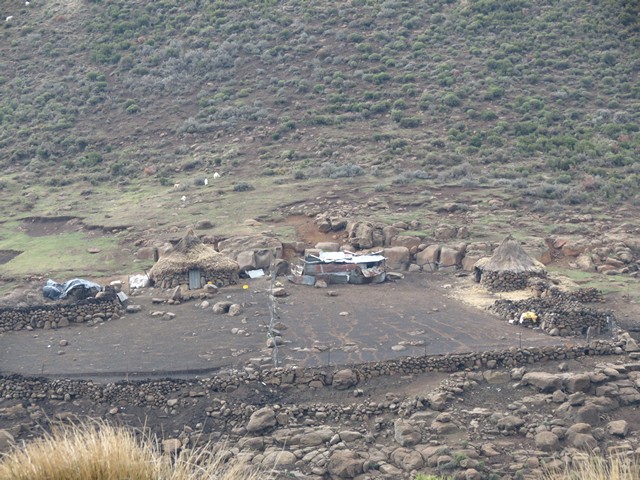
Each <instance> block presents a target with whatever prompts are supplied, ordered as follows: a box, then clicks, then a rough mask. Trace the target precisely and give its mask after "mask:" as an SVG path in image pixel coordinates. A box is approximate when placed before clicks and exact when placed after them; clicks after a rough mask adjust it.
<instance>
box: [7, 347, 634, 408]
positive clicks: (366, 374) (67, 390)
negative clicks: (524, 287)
mask: <svg viewBox="0 0 640 480" xmlns="http://www.w3.org/2000/svg"><path fill="white" fill-rule="evenodd" d="M623 346H624V342H623V341H594V342H591V344H590V345H589V346H575V345H574V346H567V345H559V346H554V347H534V348H516V347H513V348H510V349H507V350H494V351H489V352H482V353H460V354H444V355H432V356H423V357H407V358H403V359H395V360H389V361H385V362H373V363H366V364H360V365H354V366H352V367H351V368H348V369H343V370H338V371H334V369H333V368H329V367H325V368H296V367H286V368H274V369H270V370H264V371H262V372H252V373H249V372H247V371H242V370H240V371H236V372H234V373H228V374H221V375H216V376H214V377H211V378H207V379H203V380H196V381H186V380H181V379H171V380H145V381H140V382H134V381H130V380H127V381H121V382H116V383H108V384H100V383H97V382H94V381H85V380H71V379H55V380H48V379H44V378H42V379H38V380H37V381H36V380H34V379H33V378H29V377H21V376H19V375H11V376H7V377H0V379H1V380H2V381H0V397H1V398H7V399H9V398H13V399H21V398H25V399H32V400H33V399H34V398H49V399H61V400H62V399H66V400H67V401H68V400H71V399H73V398H77V397H83V398H87V399H89V400H91V401H94V402H99V403H109V404H113V403H116V402H118V401H126V402H128V403H131V404H132V405H138V406H143V405H148V406H156V407H159V408H163V407H166V404H167V398H168V397H169V396H170V395H171V394H172V392H175V391H178V390H179V389H180V388H182V387H183V386H185V385H189V386H191V387H190V388H191V391H190V396H201V395H204V391H200V390H199V389H202V390H205V389H206V390H210V391H214V392H224V391H226V392H230V391H233V390H235V389H236V388H237V387H238V386H239V385H241V384H247V383H250V382H264V383H267V384H269V385H295V386H296V387H298V388H320V387H324V386H327V385H333V386H334V387H335V388H343V387H345V388H349V387H352V386H355V385H357V384H358V383H360V382H362V381H366V380H367V379H371V378H373V377H379V376H383V375H411V374H418V373H424V372H432V371H439V372H455V371H459V370H462V369H465V368H470V369H474V368H479V369H482V368H489V369H494V368H502V367H515V366H520V365H530V364H534V363H537V362H545V361H553V360H565V359H572V358H578V357H582V356H587V355H612V354H621V353H622V352H623V350H622V347H623ZM159 373H162V372H159Z"/></svg>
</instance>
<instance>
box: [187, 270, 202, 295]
mask: <svg viewBox="0 0 640 480" xmlns="http://www.w3.org/2000/svg"><path fill="white" fill-rule="evenodd" d="M200 287H202V285H201V284H200V270H189V290H194V289H197V288H200Z"/></svg>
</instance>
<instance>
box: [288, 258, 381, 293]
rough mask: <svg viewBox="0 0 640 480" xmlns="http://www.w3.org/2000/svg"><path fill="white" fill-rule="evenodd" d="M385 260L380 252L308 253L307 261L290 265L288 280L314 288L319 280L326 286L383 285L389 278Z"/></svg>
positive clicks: (305, 259)
mask: <svg viewBox="0 0 640 480" xmlns="http://www.w3.org/2000/svg"><path fill="white" fill-rule="evenodd" d="M385 260H386V257H384V256H383V255H380V254H379V253H370V254H364V255H356V254H354V253H351V252H318V253H317V254H316V253H313V254H310V253H308V254H306V255H305V257H304V260H301V261H300V262H299V263H297V264H294V265H292V266H291V273H292V275H291V276H290V277H289V280H291V281H292V282H294V283H301V284H304V285H315V283H316V281H317V280H324V281H325V282H327V284H332V283H333V284H336V283H337V284H345V283H354V284H363V283H382V282H384V281H385V278H386V270H385Z"/></svg>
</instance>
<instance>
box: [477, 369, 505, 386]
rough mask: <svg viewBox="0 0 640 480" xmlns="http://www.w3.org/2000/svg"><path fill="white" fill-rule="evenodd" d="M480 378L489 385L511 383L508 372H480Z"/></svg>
mask: <svg viewBox="0 0 640 480" xmlns="http://www.w3.org/2000/svg"><path fill="white" fill-rule="evenodd" d="M482 376H483V377H484V379H485V380H486V381H487V383H488V384H490V385H500V384H504V383H509V381H511V375H510V374H509V372H505V371H501V370H485V371H484V372H482Z"/></svg>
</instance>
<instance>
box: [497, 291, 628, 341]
mask: <svg viewBox="0 0 640 480" xmlns="http://www.w3.org/2000/svg"><path fill="white" fill-rule="evenodd" d="M491 310H493V311H495V312H496V313H498V315H500V316H501V317H503V318H504V319H506V320H518V319H519V318H520V315H522V314H523V313H524V312H529V311H531V312H535V313H536V314H537V315H538V325H540V328H541V329H542V330H544V331H546V332H547V333H550V334H552V335H561V336H568V335H581V334H583V333H584V330H586V328H588V327H594V328H595V329H596V330H597V331H599V332H603V331H605V330H607V329H608V326H609V324H610V322H611V321H614V320H615V317H614V314H613V312H610V311H601V310H596V309H593V308H589V307H585V306H584V305H583V304H582V303H580V302H577V301H574V300H568V301H567V300H565V298H564V297H563V296H561V295H552V296H547V297H544V298H530V299H527V300H520V301H515V302H514V301H511V300H498V301H496V302H495V303H494V304H493V305H492V306H491Z"/></svg>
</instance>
